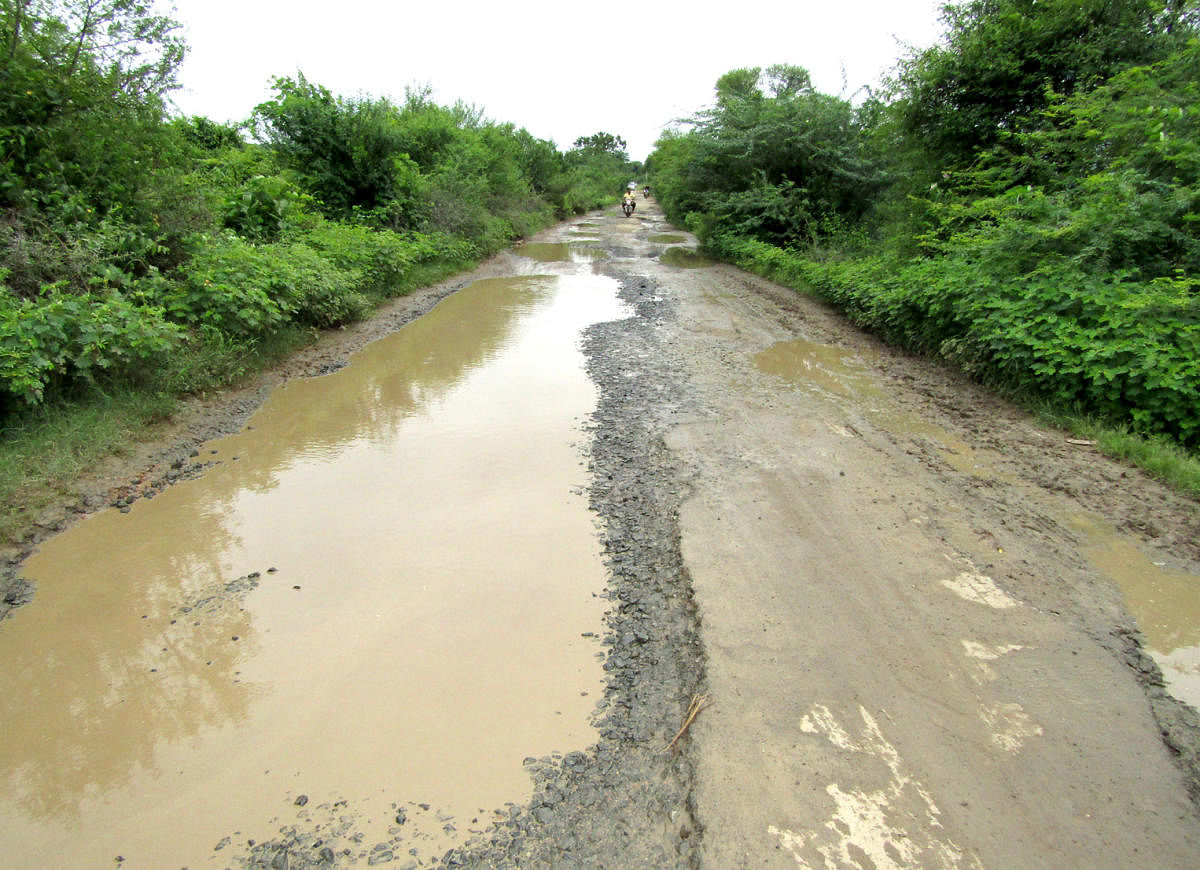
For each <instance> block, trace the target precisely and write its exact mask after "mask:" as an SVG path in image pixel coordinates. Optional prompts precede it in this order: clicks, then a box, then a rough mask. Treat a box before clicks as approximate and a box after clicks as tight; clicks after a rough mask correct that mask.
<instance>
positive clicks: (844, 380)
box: [754, 338, 882, 398]
mask: <svg viewBox="0 0 1200 870" xmlns="http://www.w3.org/2000/svg"><path fill="white" fill-rule="evenodd" d="M754 364H755V365H756V366H757V367H758V369H759V371H762V372H766V373H767V374H769V375H774V376H775V377H778V378H783V379H784V380H785V381H788V382H789V383H792V384H797V385H800V386H815V387H818V388H820V389H822V390H825V391H826V392H829V393H833V394H834V395H838V396H855V395H857V396H863V397H864V398H873V397H877V396H880V395H882V390H880V388H879V385H878V384H877V383H876V382H875V380H874V379H873V378H872V377H871V376H870V374H869V372H868V371H867V368H866V363H865V362H863V360H862V359H861V358H860V357H859V356H858V355H857V354H855V353H853V352H852V351H848V350H844V349H843V348H839V347H832V346H831V345H827V344H818V343H817V342H815V341H808V340H807V339H803V338H796V339H792V340H790V341H780V342H776V343H775V344H773V345H771V346H770V347H768V348H767V349H766V350H764V351H760V352H759V353H757V354H755V355H754Z"/></svg>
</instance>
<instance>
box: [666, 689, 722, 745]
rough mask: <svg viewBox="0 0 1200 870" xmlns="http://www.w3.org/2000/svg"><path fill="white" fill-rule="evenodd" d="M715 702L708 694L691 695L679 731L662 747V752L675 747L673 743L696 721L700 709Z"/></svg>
mask: <svg viewBox="0 0 1200 870" xmlns="http://www.w3.org/2000/svg"><path fill="white" fill-rule="evenodd" d="M715 703H716V701H713V700H711V699H710V698H709V697H708V695H692V702H691V703H690V704H688V709H687V716H686V717H685V718H684V720H683V727H682V728H680V729H679V733H678V734H676V735H675V738H674V739H673V740H672V741H671V742H670V743H668V744H667V745H666V746H665V747H664V748H663V752H672V751H673V750H674V749H675V744H676V743H678V742H679V740H680V738H681V737H683V735H684V734H686V733H687V730H688V728H690V727H691V725H692V723H693V722H694V721H696V717H697V716H699V715H700V711H701V710H704V709H705V708H707V707H711V706H712V705H713V704H715Z"/></svg>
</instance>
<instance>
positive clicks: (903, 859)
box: [10, 200, 1200, 868]
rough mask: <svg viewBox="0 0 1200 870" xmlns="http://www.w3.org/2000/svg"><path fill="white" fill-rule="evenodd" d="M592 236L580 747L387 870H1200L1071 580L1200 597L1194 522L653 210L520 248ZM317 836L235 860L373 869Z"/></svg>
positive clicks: (202, 409)
mask: <svg viewBox="0 0 1200 870" xmlns="http://www.w3.org/2000/svg"><path fill="white" fill-rule="evenodd" d="M581 224H583V225H581ZM585 238H586V239H589V241H581V242H580V243H581V244H587V245H590V246H592V247H601V248H603V249H605V250H607V251H608V252H609V254H610V257H609V258H608V259H606V260H604V261H600V262H598V263H597V265H596V268H597V269H599V270H601V271H602V272H604V273H605V274H608V275H610V276H612V277H614V278H615V279H617V280H618V281H619V282H620V284H621V288H622V291H621V292H622V296H623V298H624V299H625V300H626V301H627V302H628V303H629V304H630V305H631V306H632V308H633V310H634V311H635V312H636V314H635V316H634V317H631V318H629V319H627V320H622V321H616V322H613V323H606V324H600V325H598V326H595V327H592V328H591V329H589V330H588V331H587V333H586V335H585V337H584V349H585V351H586V354H587V357H588V368H589V373H590V374H591V376H592V377H593V379H594V380H595V381H596V383H597V385H598V386H599V389H600V404H599V407H598V410H597V412H596V414H595V415H594V417H593V419H592V421H591V424H590V433H591V437H592V446H591V454H590V465H591V471H592V483H591V489H590V504H591V507H592V509H593V510H594V511H595V512H596V514H597V516H598V520H599V528H600V533H601V537H602V545H603V551H604V557H605V560H606V563H607V565H608V566H609V569H610V585H609V588H608V590H607V594H608V597H609V599H610V601H611V610H610V612H609V616H608V626H607V629H608V632H607V637H606V638H605V642H606V651H607V658H606V663H605V669H606V671H607V673H608V685H607V689H606V694H605V697H604V699H603V700H602V701H601V702H600V705H599V707H598V709H597V714H596V721H597V723H598V728H599V733H600V738H599V740H598V742H597V743H596V744H595V745H593V746H590V747H579V748H578V751H576V752H571V753H569V754H567V755H566V756H565V757H561V758H544V759H537V760H530V761H529V763H528V768H529V771H530V774H531V777H532V778H533V781H534V786H535V788H534V796H533V799H532V800H531V801H530V803H529V804H527V805H525V806H520V807H512V808H511V809H510V810H509V812H508V813H507V815H506V816H505V817H503V818H501V819H499V820H498V821H497V822H495V823H494V824H493V825H492V826H491V827H489V828H488V829H487V830H486V831H485V832H484V833H483V834H481V835H478V836H476V837H475V838H474V839H473V840H471V841H470V842H468V843H467V844H466V845H464V846H462V847H461V848H458V849H455V850H452V851H450V852H448V853H446V854H445V855H442V856H437V857H434V858H426V857H414V858H409V857H408V856H404V857H403V858H401V857H395V858H394V860H395V861H396V865H395V866H430V865H431V864H440V865H443V866H481V867H611V868H632V867H654V868H662V867H697V866H698V867H711V868H732V867H751V866H753V867H779V868H791V867H808V868H824V867H862V868H866V867H876V868H887V867H995V868H1007V867H1082V866H1088V867H1114V868H1115V867H1130V866H1146V867H1151V866H1153V867H1192V866H1200V825H1197V822H1198V821H1200V819H1198V816H1197V804H1196V799H1197V797H1200V721H1198V719H1197V716H1196V713H1195V711H1194V710H1192V709H1191V708H1189V707H1187V706H1186V705H1183V704H1181V703H1179V702H1178V701H1176V700H1175V699H1173V698H1172V697H1171V696H1170V695H1169V694H1168V693H1167V692H1166V691H1165V689H1164V688H1163V685H1162V679H1161V675H1160V674H1159V672H1158V669H1157V667H1156V665H1155V664H1154V662H1153V661H1152V660H1151V659H1150V658H1149V657H1148V656H1147V655H1146V654H1145V653H1143V652H1142V649H1141V646H1140V636H1139V634H1138V631H1137V626H1136V625H1135V623H1134V622H1133V620H1132V618H1131V617H1130V616H1129V615H1128V613H1126V611H1125V609H1124V606H1123V604H1122V599H1121V595H1120V593H1119V591H1118V590H1117V588H1116V587H1115V586H1114V584H1113V583H1112V582H1111V580H1110V579H1109V578H1108V577H1107V576H1105V574H1104V573H1103V571H1101V570H1100V569H1098V568H1097V567H1096V566H1095V565H1093V564H1092V562H1091V561H1089V559H1088V558H1087V557H1086V554H1085V552H1084V551H1085V549H1086V547H1085V544H1086V535H1085V532H1084V529H1085V528H1089V527H1096V526H1097V524H1099V525H1100V526H1103V527H1106V528H1107V527H1111V528H1112V529H1114V533H1115V534H1120V535H1122V536H1124V537H1126V538H1128V539H1129V540H1131V541H1133V542H1134V543H1136V544H1137V545H1138V546H1139V547H1140V548H1141V549H1142V550H1143V552H1145V553H1146V554H1147V555H1148V556H1149V557H1151V558H1152V559H1153V560H1154V561H1156V562H1164V563H1166V564H1168V565H1170V566H1173V567H1176V568H1180V569H1184V570H1190V571H1192V572H1194V573H1200V512H1198V510H1197V505H1196V504H1195V503H1194V502H1191V501H1188V500H1186V499H1181V498H1178V497H1176V496H1174V495H1172V494H1171V493H1169V492H1168V491H1166V490H1165V489H1163V488H1162V487H1161V486H1159V485H1158V484H1156V483H1155V482H1154V481H1152V480H1150V479H1148V478H1146V477H1145V476H1144V475H1142V474H1141V473H1139V472H1137V471H1135V470H1132V469H1129V468H1126V467H1123V466H1120V465H1118V464H1116V463H1113V462H1111V461H1109V460H1107V459H1104V458H1103V457H1101V456H1100V455H1099V454H1097V453H1095V452H1094V451H1093V450H1091V449H1089V448H1088V447H1087V445H1078V444H1071V443H1069V442H1068V441H1067V438H1066V436H1065V435H1064V434H1063V433H1061V432H1056V431H1052V430H1048V429H1045V428H1042V427H1039V426H1038V425H1036V424H1034V423H1033V422H1031V420H1030V419H1029V418H1028V417H1027V416H1025V415H1024V414H1022V413H1021V412H1019V411H1017V410H1015V409H1014V408H1012V407H1010V406H1008V405H1006V404H1005V403H1004V402H1002V401H999V400H997V399H996V398H995V397H994V396H992V395H990V394H989V393H987V392H986V391H983V390H981V389H979V388H978V387H976V386H974V385H972V384H971V383H969V382H967V381H965V380H964V379H962V378H961V377H959V376H958V375H956V374H955V373H953V372H949V371H946V370H944V369H942V368H940V367H938V366H936V365H933V364H931V363H929V362H926V361H923V360H920V359H914V358H911V357H908V356H906V355H904V354H901V353H898V352H896V351H894V350H890V349H888V348H887V347H885V346H883V345H881V344H880V343H878V342H877V341H875V340H873V339H872V338H870V337H869V336H866V335H864V334H862V333H860V332H859V331H857V330H856V329H854V328H853V327H852V326H850V325H848V324H847V323H846V322H845V321H844V320H843V319H841V318H840V317H839V316H837V315H836V314H834V313H832V312H831V311H830V310H828V309H827V308H826V307H824V306H823V305H821V304H819V303H817V302H815V301H813V300H811V299H808V298H805V297H803V296H800V295H797V294H795V293H794V292H792V291H788V290H785V289H783V288H779V287H777V286H774V285H771V284H769V283H767V282H764V281H761V280H759V279H757V278H754V277H752V276H748V275H746V274H745V273H742V272H740V271H738V270H736V269H733V268H730V267H727V266H723V265H715V264H711V263H706V262H705V261H704V260H703V259H702V258H697V257H694V256H691V254H690V253H689V251H688V250H687V249H689V248H692V247H694V239H692V238H691V237H690V236H687V235H686V234H683V233H679V232H678V231H677V230H674V229H673V228H671V227H669V226H668V225H667V224H666V223H665V221H664V220H663V218H662V215H661V213H660V212H659V211H658V209H657V208H656V207H655V206H654V203H653V201H644V200H643V201H641V202H640V203H639V209H638V211H637V213H636V214H635V215H634V216H633V217H632V218H624V217H623V216H622V215H621V213H620V211H619V209H618V208H617V207H616V206H615V205H614V206H613V207H612V208H611V209H608V210H606V211H604V212H603V213H602V214H594V215H590V216H588V218H587V219H586V220H585V221H575V222H572V223H570V224H565V225H561V226H559V227H556V228H554V229H553V230H550V231H548V232H547V233H545V234H543V235H542V236H540V237H539V238H538V240H539V241H569V240H571V239H580V240H582V239H585ZM511 258H512V255H511V254H504V255H501V256H499V257H497V258H494V259H493V260H491V261H489V262H488V263H486V264H484V265H483V266H481V267H480V268H479V269H478V270H476V271H475V272H473V273H471V274H470V275H464V276H460V277H459V278H457V279H456V280H454V281H451V282H447V283H445V284H442V285H439V286H437V287H434V288H429V289H427V290H425V291H421V292H419V293H417V294H414V295H413V296H411V297H408V298H406V299H403V300H399V301H397V302H396V303H395V304H394V305H393V306H391V307H389V308H388V309H387V310H385V311H384V312H382V313H381V315H380V316H379V317H377V318H375V319H373V320H372V321H371V322H369V323H366V324H360V325H358V326H356V327H353V328H351V329H348V330H344V331H340V332H337V333H334V334H331V335H329V336H327V337H325V338H324V339H323V340H322V341H321V342H320V343H319V344H318V345H316V346H314V347H312V348H309V349H307V350H305V351H303V352H302V353H300V354H298V355H297V356H296V357H294V358H293V359H291V360H289V361H287V362H286V363H285V364H284V365H282V366H281V367H280V368H279V369H277V370H276V371H273V372H271V373H269V374H268V375H266V376H264V377H263V378H262V379H261V380H260V382H258V383H256V384H254V385H252V386H251V387H248V388H247V389H245V390H243V391H240V392H238V393H231V394H228V395H225V396H221V397H214V398H209V399H206V400H204V401H196V402H193V403H192V404H191V405H190V406H189V407H188V408H187V409H185V410H184V411H183V412H181V414H180V415H178V417H177V418H176V419H175V420H174V421H173V422H172V423H171V424H170V426H169V427H166V428H164V430H163V431H161V432H159V433H156V436H157V437H156V439H155V440H153V441H151V440H148V441H147V442H145V443H143V444H140V445H136V446H134V447H132V448H131V450H130V452H129V453H128V454H127V455H126V456H124V457H120V458H116V459H114V460H113V461H112V462H111V463H110V464H109V465H107V466H105V467H103V468H98V469H96V470H95V471H94V473H93V474H92V475H91V476H89V478H88V479H86V480H81V481H80V483H79V486H78V491H77V493H76V494H75V495H74V496H73V497H72V498H71V499H69V500H68V501H69V503H65V504H64V505H63V506H62V509H61V511H59V512H57V513H52V514H49V515H47V516H46V517H44V518H43V521H42V522H41V524H40V525H39V527H38V528H36V529H33V530H31V533H30V537H29V540H28V541H27V547H28V546H33V545H34V544H35V543H36V541H37V540H39V539H40V538H42V537H44V536H45V535H48V534H51V533H53V531H54V530H56V529H57V528H60V527H62V526H63V525H64V524H67V523H69V522H71V521H72V519H73V518H74V517H75V516H77V515H79V514H81V513H83V512H86V511H88V510H90V509H93V508H95V507H97V506H100V505H102V504H107V503H111V502H113V501H119V500H124V501H125V502H128V500H129V499H131V498H137V497H138V496H139V495H142V494H145V493H146V492H152V491H154V490H155V489H156V488H161V487H162V486H164V485H168V484H169V483H170V482H172V480H173V478H172V473H173V472H174V474H175V476H176V477H177V476H178V473H179V472H178V469H179V467H180V463H181V462H182V461H185V460H186V458H187V457H188V455H189V453H190V451H191V450H193V449H194V448H195V446H196V445H198V444H199V443H200V442H201V441H203V440H205V439H207V438H210V437H212V436H213V435H216V434H220V433H223V432H228V431H233V430H235V429H236V428H238V427H239V426H240V425H241V423H242V422H243V421H244V420H245V418H246V416H247V415H248V414H249V413H250V412H251V411H252V410H253V409H254V408H255V407H257V405H258V403H259V402H261V401H262V398H263V397H264V396H265V395H266V393H267V392H268V391H269V390H270V388H271V387H272V386H274V385H276V384H278V383H281V382H282V381H284V380H286V379H287V378H290V377H296V376H303V375H306V374H314V373H319V372H323V371H328V370H330V368H332V367H336V366H338V365H340V364H342V362H343V361H344V360H345V358H346V357H347V356H348V355H349V354H350V353H351V352H353V351H354V350H356V349H358V348H360V347H361V346H363V345H364V344H365V343H366V342H368V341H370V340H372V339H373V338H377V337H379V336H381V335H384V334H386V333H387V332H390V331H392V330H394V329H396V328H398V327H399V326H400V325H402V324H403V323H405V322H407V321H409V320H411V319H412V318H413V317H415V316H419V314H420V313H422V312H423V311H426V310H428V308H429V307H431V306H432V305H433V304H434V303H435V302H436V301H437V300H438V299H440V298H441V297H443V296H445V295H446V294H448V293H450V292H453V291H454V290H455V289H457V288H458V287H461V286H463V285H464V284H465V283H467V282H468V281H470V280H474V279H475V278H477V277H483V276H491V275H502V274H506V271H507V270H508V269H510V268H511V265H512V259H511ZM10 555H11V556H12V559H13V561H17V560H18V559H19V556H20V554H19V553H18V554H10ZM27 593H28V590H23V592H22V596H23V595H25V594H27ZM693 704H694V705H695V706H693ZM697 708H698V709H699V712H696V710H697ZM689 709H690V710H691V712H692V713H694V714H695V715H694V716H692V717H691V718H689ZM685 726H686V727H685ZM672 741H674V743H673V745H671V744H672ZM669 745H671V748H669V749H668V746H669ZM324 833H325V835H326V836H323V833H322V831H321V830H319V829H304V828H303V827H292V828H290V829H288V830H284V831H281V834H280V837H279V838H277V839H275V840H273V841H271V842H267V843H258V844H256V845H255V847H254V848H253V850H251V851H250V852H248V853H246V854H245V855H242V856H241V857H239V858H238V859H237V860H238V863H239V864H241V865H242V866H253V867H292V868H296V867H307V866H329V865H330V864H331V863H333V864H342V863H361V864H366V863H379V862H381V861H382V860H383V859H382V857H381V855H379V854H377V855H375V856H374V857H371V856H370V855H367V854H366V853H358V854H354V853H352V852H351V851H348V850H343V851H336V850H334V849H333V848H331V845H330V843H331V842H332V839H330V838H329V836H328V835H329V834H330V833H331V832H329V831H326V832H324ZM392 860H393V856H392V854H391V852H388V857H387V863H391V862H392ZM406 862H407V863H406Z"/></svg>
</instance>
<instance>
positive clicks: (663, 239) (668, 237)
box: [647, 233, 687, 245]
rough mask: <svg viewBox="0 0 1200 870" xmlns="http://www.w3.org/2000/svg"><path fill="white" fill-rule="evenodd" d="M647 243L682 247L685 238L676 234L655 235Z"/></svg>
mask: <svg viewBox="0 0 1200 870" xmlns="http://www.w3.org/2000/svg"><path fill="white" fill-rule="evenodd" d="M647 241H651V242H654V244H656V245H682V244H684V243H685V242H686V241H687V236H681V235H679V234H678V233H655V234H653V235H651V236H650V237H649V238H648V239H647Z"/></svg>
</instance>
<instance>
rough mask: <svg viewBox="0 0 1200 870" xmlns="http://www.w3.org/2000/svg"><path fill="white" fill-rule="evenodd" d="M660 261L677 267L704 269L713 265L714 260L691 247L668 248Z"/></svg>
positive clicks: (660, 257)
mask: <svg viewBox="0 0 1200 870" xmlns="http://www.w3.org/2000/svg"><path fill="white" fill-rule="evenodd" d="M658 261H659V262H660V263H664V264H665V265H667V266H674V267H676V268H677V269H703V268H705V267H706V266H711V265H713V261H712V260H711V259H710V258H709V257H706V256H704V255H703V254H701V253H700V252H699V251H693V250H692V249H691V248H667V249H666V250H665V251H663V252H662V254H661V255H660V256H659V258H658Z"/></svg>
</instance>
